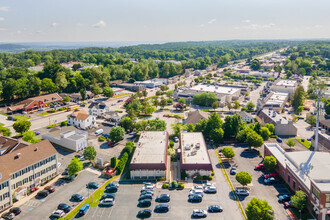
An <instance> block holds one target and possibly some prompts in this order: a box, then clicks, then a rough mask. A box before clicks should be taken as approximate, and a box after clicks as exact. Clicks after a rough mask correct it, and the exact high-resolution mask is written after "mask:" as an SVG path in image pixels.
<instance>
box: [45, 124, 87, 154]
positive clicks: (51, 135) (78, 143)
mask: <svg viewBox="0 0 330 220" xmlns="http://www.w3.org/2000/svg"><path fill="white" fill-rule="evenodd" d="M87 137H88V133H87V132H85V131H81V130H78V129H76V128H74V127H73V126H68V127H61V128H59V127H55V128H52V129H50V131H49V132H48V133H45V134H43V135H42V138H43V139H47V140H49V141H50V142H52V143H54V144H57V145H60V146H62V147H65V148H67V149H69V150H72V151H76V152H78V151H81V150H83V149H85V148H86V147H87Z"/></svg>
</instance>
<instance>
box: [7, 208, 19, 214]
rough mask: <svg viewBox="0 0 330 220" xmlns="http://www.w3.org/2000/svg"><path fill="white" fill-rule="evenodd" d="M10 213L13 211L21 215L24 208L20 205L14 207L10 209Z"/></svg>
mask: <svg viewBox="0 0 330 220" xmlns="http://www.w3.org/2000/svg"><path fill="white" fill-rule="evenodd" d="M9 212H10V213H13V214H14V215H19V214H20V213H21V212H22V209H20V208H19V207H14V208H11V209H10V210H9Z"/></svg>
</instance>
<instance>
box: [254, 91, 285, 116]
mask: <svg viewBox="0 0 330 220" xmlns="http://www.w3.org/2000/svg"><path fill="white" fill-rule="evenodd" d="M288 99H289V93H288V92H270V93H269V94H268V95H267V96H266V97H265V98H264V99H262V100H258V103H257V108H258V109H262V108H271V109H273V110H275V111H277V112H280V111H282V109H283V108H284V105H285V104H286V103H287V101H288Z"/></svg>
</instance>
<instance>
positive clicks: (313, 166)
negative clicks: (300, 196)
mask: <svg viewBox="0 0 330 220" xmlns="http://www.w3.org/2000/svg"><path fill="white" fill-rule="evenodd" d="M265 147H267V148H268V149H269V151H270V152H271V153H272V154H273V156H274V157H275V158H276V159H277V161H278V162H279V163H280V164H281V165H282V166H284V167H287V168H288V169H289V170H290V171H291V172H292V173H294V174H295V175H296V178H297V179H299V180H300V182H302V183H303V184H304V186H305V188H306V189H309V190H310V187H311V184H310V183H311V182H313V183H314V185H316V187H317V188H319V190H321V191H322V192H330V153H328V152H315V151H296V152H285V151H284V150H283V149H282V148H281V147H280V146H279V145H278V144H277V143H265Z"/></svg>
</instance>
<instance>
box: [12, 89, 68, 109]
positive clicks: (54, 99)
mask: <svg viewBox="0 0 330 220" xmlns="http://www.w3.org/2000/svg"><path fill="white" fill-rule="evenodd" d="M62 102H63V99H62V97H61V96H60V95H59V94H57V93H52V94H48V95H41V96H36V97H32V98H28V99H25V100H23V101H21V102H19V103H17V104H15V105H13V106H10V107H8V108H7V111H8V112H17V111H26V112H29V111H33V110H38V109H39V108H45V107H47V106H49V105H54V104H59V103H62Z"/></svg>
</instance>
